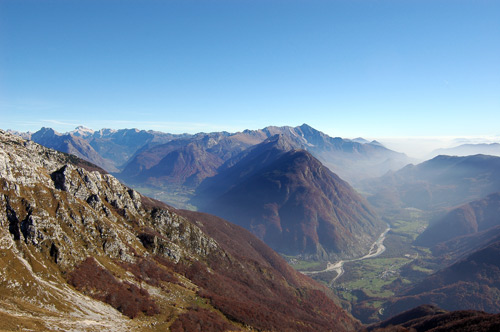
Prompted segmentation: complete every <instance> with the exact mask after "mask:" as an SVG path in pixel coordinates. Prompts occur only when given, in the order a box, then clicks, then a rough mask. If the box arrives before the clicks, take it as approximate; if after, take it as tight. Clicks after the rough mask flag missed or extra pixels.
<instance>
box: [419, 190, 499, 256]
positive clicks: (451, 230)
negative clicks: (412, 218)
mask: <svg viewBox="0 0 500 332" xmlns="http://www.w3.org/2000/svg"><path fill="white" fill-rule="evenodd" d="M495 226H500V193H494V194H491V195H488V196H487V197H486V198H484V199H481V200H477V201H474V202H471V203H468V204H464V205H462V206H460V207H458V208H456V209H453V210H452V211H450V212H449V213H448V214H446V215H445V216H444V217H443V218H441V219H439V220H438V221H436V222H434V223H432V224H430V225H429V227H428V228H427V229H426V230H425V231H424V232H423V233H422V234H421V235H420V236H419V237H418V238H417V240H416V244H418V245H422V246H427V247H431V246H434V245H436V244H438V243H440V242H445V241H448V240H451V239H453V238H456V237H459V236H464V235H469V234H474V233H478V232H482V231H485V230H487V229H489V228H492V227H495Z"/></svg>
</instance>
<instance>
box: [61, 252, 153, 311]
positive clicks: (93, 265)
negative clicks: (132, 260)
mask: <svg viewBox="0 0 500 332" xmlns="http://www.w3.org/2000/svg"><path fill="white" fill-rule="evenodd" d="M68 279H69V280H68V282H69V283H70V284H72V285H73V286H74V287H75V288H76V289H78V290H79V291H81V292H83V293H85V294H87V295H90V296H91V297H93V298H95V299H97V300H100V301H103V302H106V303H108V304H110V305H111V306H113V307H114V308H116V309H117V310H119V311H120V312H122V313H123V314H124V315H127V316H128V317H130V318H134V317H136V316H137V315H138V314H139V312H144V313H145V314H146V315H149V316H151V315H154V314H157V313H159V309H158V307H157V306H156V304H155V303H154V302H153V300H151V299H150V297H149V293H148V292H147V291H146V290H145V289H143V288H139V287H137V286H135V285H133V284H131V283H128V282H121V281H119V280H117V279H116V278H115V277H114V276H113V275H112V274H111V272H109V271H108V270H105V269H104V268H102V267H101V266H99V265H98V264H97V262H96V260H95V259H94V258H92V257H88V258H87V259H86V260H84V261H83V262H82V263H81V264H80V265H79V266H77V267H76V269H75V270H74V271H73V272H72V273H70V275H69V278H68Z"/></svg>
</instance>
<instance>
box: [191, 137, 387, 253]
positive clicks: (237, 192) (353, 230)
mask: <svg viewBox="0 0 500 332" xmlns="http://www.w3.org/2000/svg"><path fill="white" fill-rule="evenodd" d="M293 146H294V145H293V142H289V141H288V139H287V138H286V137H283V136H282V135H277V136H274V137H272V138H270V139H268V140H267V141H265V142H263V143H262V144H260V145H259V146H256V147H255V148H253V149H252V150H251V151H249V152H248V153H244V155H243V156H238V157H237V158H236V159H237V161H236V162H235V163H234V165H232V166H231V167H228V168H227V169H226V170H225V171H221V172H220V173H219V174H218V175H217V176H216V177H214V178H212V179H207V180H206V183H203V184H202V185H201V186H200V188H201V190H202V191H201V194H200V195H199V196H198V200H199V201H198V202H197V204H200V200H201V201H203V202H204V205H202V206H203V207H204V209H205V210H206V211H207V212H210V213H213V214H216V215H219V216H221V217H223V218H226V219H228V220H232V221H233V222H235V223H237V224H239V225H241V226H243V227H245V228H247V229H249V230H251V231H252V232H253V233H254V234H256V235H257V236H258V237H259V238H261V239H263V240H264V242H266V243H267V244H268V245H270V246H271V247H272V248H273V249H275V250H277V251H278V252H280V253H284V254H287V255H301V256H303V257H309V258H314V259H325V260H326V259H330V258H332V259H333V258H338V257H354V256H359V255H362V254H365V253H366V251H367V250H368V248H369V246H370V245H371V243H372V242H373V240H374V238H376V237H377V236H378V235H379V234H380V233H381V232H382V231H383V229H384V228H385V224H384V223H382V222H381V221H380V219H379V218H378V216H377V214H376V213H375V212H374V211H373V210H372V209H371V208H370V206H369V204H368V203H367V202H366V201H365V200H364V199H363V198H362V197H361V196H360V195H358V194H357V193H356V192H355V191H354V190H353V189H352V188H351V187H350V186H349V184H347V183H346V182H345V181H343V180H341V179H340V178H339V177H338V176H337V175H335V174H334V173H332V172H331V171H329V170H328V169H327V168H326V167H324V166H323V165H322V164H321V163H320V162H319V161H318V160H317V159H316V158H314V157H313V156H312V155H311V154H310V153H308V152H307V151H304V150H293ZM200 196H201V197H202V198H200ZM210 197H211V199H210Z"/></svg>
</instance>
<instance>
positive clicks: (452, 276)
mask: <svg viewBox="0 0 500 332" xmlns="http://www.w3.org/2000/svg"><path fill="white" fill-rule="evenodd" d="M391 303H392V304H391V305H389V306H388V308H386V310H385V312H384V315H385V316H386V317H389V316H391V315H394V314H397V313H400V312H403V311H405V310H408V309H410V308H413V307H416V306H418V305H422V304H435V305H437V306H439V307H441V308H443V309H446V310H481V311H486V312H490V313H498V312H500V241H498V242H495V243H493V244H490V245H489V246H487V247H486V248H483V249H481V250H479V251H477V252H475V253H473V254H471V255H469V256H468V257H466V258H464V259H462V260H460V261H458V262H457V263H455V264H453V265H451V266H449V267H447V268H445V269H443V270H440V271H439V272H437V273H435V274H433V275H431V276H429V277H427V278H426V279H424V280H423V281H422V282H420V283H419V284H417V285H415V286H413V287H412V288H411V289H410V290H408V291H407V292H405V293H404V294H403V295H402V296H399V297H397V298H395V299H393V300H391Z"/></svg>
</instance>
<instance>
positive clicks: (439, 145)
mask: <svg viewBox="0 0 500 332" xmlns="http://www.w3.org/2000/svg"><path fill="white" fill-rule="evenodd" d="M376 140H377V141H379V142H380V143H382V144H383V145H385V146H386V147H387V148H389V149H391V150H395V151H398V152H403V153H405V154H406V155H408V156H409V157H412V158H417V159H421V160H426V159H430V158H433V157H435V155H436V154H435V153H433V152H434V150H436V149H443V148H452V147H456V146H459V145H462V144H481V143H486V144H490V143H499V142H500V136H498V135H497V136H482V137H481V136H478V137H452V136H442V137H438V136H436V137H431V136H422V137H381V138H376Z"/></svg>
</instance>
